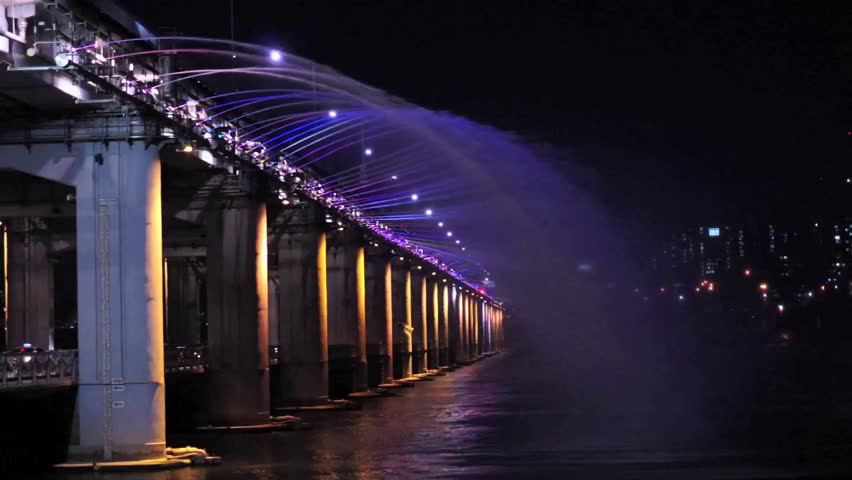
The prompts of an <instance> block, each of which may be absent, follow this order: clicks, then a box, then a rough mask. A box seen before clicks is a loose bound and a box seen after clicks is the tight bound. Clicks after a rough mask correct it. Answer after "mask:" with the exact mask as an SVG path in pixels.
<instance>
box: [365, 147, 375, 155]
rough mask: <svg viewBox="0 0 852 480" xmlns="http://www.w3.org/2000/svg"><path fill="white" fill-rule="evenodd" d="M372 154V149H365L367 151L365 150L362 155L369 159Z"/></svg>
mask: <svg viewBox="0 0 852 480" xmlns="http://www.w3.org/2000/svg"><path fill="white" fill-rule="evenodd" d="M372 154H373V149H372V148H367V149H365V150H364V155H366V156H368V157H369V156H370V155H372Z"/></svg>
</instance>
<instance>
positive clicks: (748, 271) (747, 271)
mask: <svg viewBox="0 0 852 480" xmlns="http://www.w3.org/2000/svg"><path fill="white" fill-rule="evenodd" d="M743 275H745V276H746V277H750V276H751V270H750V269H748V268H746V269H745V270H744V271H743Z"/></svg>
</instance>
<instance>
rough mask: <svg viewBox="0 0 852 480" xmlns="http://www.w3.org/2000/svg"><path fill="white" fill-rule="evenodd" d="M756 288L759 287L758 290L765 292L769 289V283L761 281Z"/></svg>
mask: <svg viewBox="0 0 852 480" xmlns="http://www.w3.org/2000/svg"><path fill="white" fill-rule="evenodd" d="M758 288H760V291H762V292H765V291H767V290H769V284H768V283H766V282H764V283H761V284H760V285H759V287H758Z"/></svg>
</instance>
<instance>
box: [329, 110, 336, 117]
mask: <svg viewBox="0 0 852 480" xmlns="http://www.w3.org/2000/svg"><path fill="white" fill-rule="evenodd" d="M328 116H329V117H331V118H337V110H329V111H328Z"/></svg>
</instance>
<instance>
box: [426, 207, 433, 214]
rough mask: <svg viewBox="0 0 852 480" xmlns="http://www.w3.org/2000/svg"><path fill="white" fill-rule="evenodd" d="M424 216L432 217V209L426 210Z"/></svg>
mask: <svg viewBox="0 0 852 480" xmlns="http://www.w3.org/2000/svg"><path fill="white" fill-rule="evenodd" d="M426 215H429V216H431V215H432V209H431V208H427V209H426Z"/></svg>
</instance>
